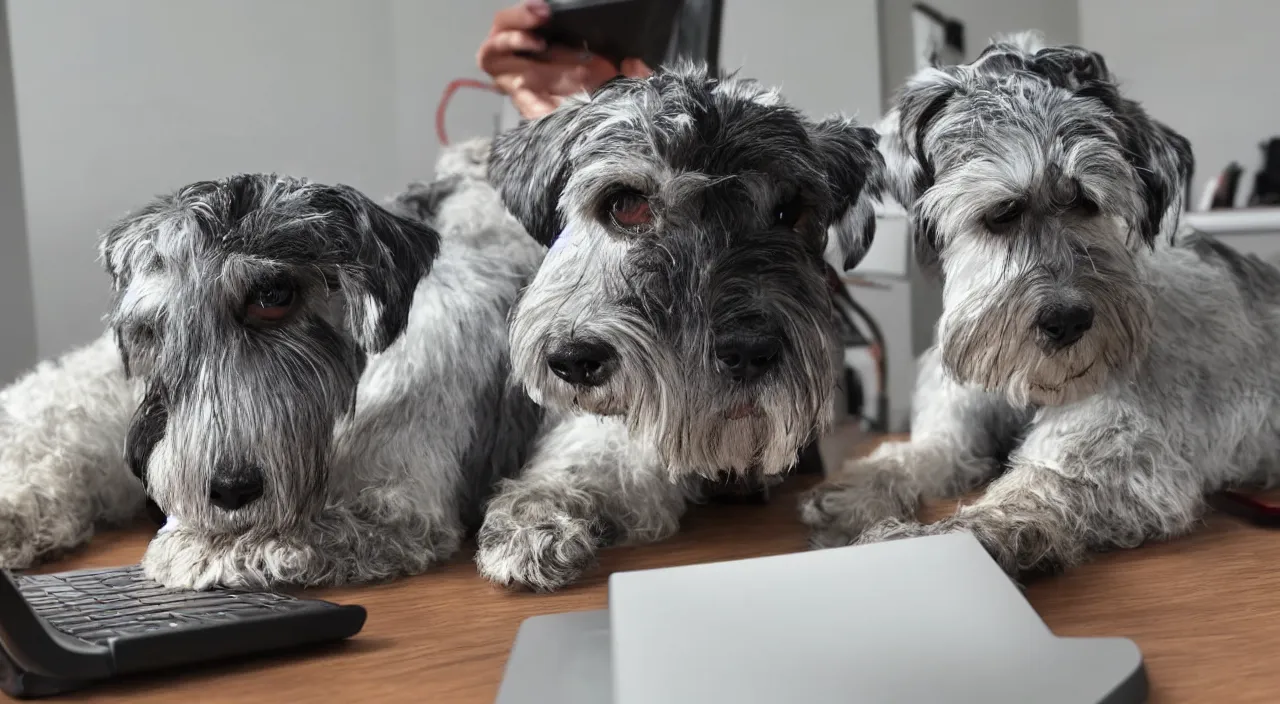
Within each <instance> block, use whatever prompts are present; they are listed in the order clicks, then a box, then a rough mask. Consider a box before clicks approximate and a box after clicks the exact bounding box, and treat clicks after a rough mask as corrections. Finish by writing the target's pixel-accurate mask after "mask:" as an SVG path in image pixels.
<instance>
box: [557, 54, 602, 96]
mask: <svg viewBox="0 0 1280 704" xmlns="http://www.w3.org/2000/svg"><path fill="white" fill-rule="evenodd" d="M544 75H548V74H544ZM617 75H618V69H617V67H615V66H614V65H613V64H612V63H610V62H608V61H607V60H605V59H601V58H599V57H593V58H592V59H591V60H590V61H588V62H587V63H584V64H580V65H578V66H575V67H573V68H572V69H569V70H562V71H559V72H556V73H554V74H550V75H548V77H550V78H553V80H552V81H551V82H550V83H549V84H548V86H547V92H548V93H551V94H552V95H562V96H563V95H573V94H574V93H580V92H582V91H586V92H588V93H590V92H592V91H594V90H595V89H596V88H599V87H600V86H602V85H604V82H605V81H607V80H609V79H610V78H613V77H614V76H617Z"/></svg>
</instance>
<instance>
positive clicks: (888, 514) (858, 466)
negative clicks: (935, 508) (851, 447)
mask: <svg viewBox="0 0 1280 704" xmlns="http://www.w3.org/2000/svg"><path fill="white" fill-rule="evenodd" d="M886 476H887V474H886V473H885V472H882V471H880V469H879V468H878V467H877V466H876V464H875V462H873V461H871V462H868V461H864V462H857V463H854V464H853V465H851V466H850V467H849V468H848V469H846V470H845V471H844V472H843V473H841V474H840V475H837V476H835V477H832V478H830V479H828V480H827V481H825V482H823V483H821V484H819V485H818V486H816V487H814V488H812V489H810V490H809V491H807V492H805V493H804V494H803V495H802V496H801V498H800V520H801V522H803V523H804V524H805V525H807V526H809V529H810V530H811V531H812V532H811V534H810V537H809V544H810V545H811V546H812V547H814V548H832V547H843V546H845V545H851V544H852V543H854V542H855V541H857V540H858V537H859V536H860V535H862V533H863V531H865V530H867V529H868V528H870V527H871V526H873V525H875V524H877V523H879V522H880V521H884V520H886V519H889V518H906V517H908V516H910V515H911V514H912V513H913V512H914V511H915V506H914V504H913V503H912V502H911V501H910V499H909V498H907V497H903V496H901V495H899V493H898V492H896V491H895V487H894V486H893V485H892V483H890V482H887V481H886Z"/></svg>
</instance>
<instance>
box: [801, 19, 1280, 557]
mask: <svg viewBox="0 0 1280 704" xmlns="http://www.w3.org/2000/svg"><path fill="white" fill-rule="evenodd" d="M882 132H883V142H882V149H883V151H884V153H885V160H886V163H887V168H888V179H889V183H890V184H891V187H892V189H893V192H894V194H895V195H896V196H897V197H898V199H899V200H900V201H901V202H902V203H903V204H904V205H905V206H907V207H908V209H909V212H910V214H911V217H912V219H913V221H914V226H915V232H916V236H917V239H916V242H915V248H916V251H917V254H918V255H919V256H920V257H921V260H922V263H923V264H924V265H925V266H927V267H931V268H932V269H933V270H934V271H935V272H936V273H937V274H938V276H940V277H941V280H942V285H943V313H942V316H941V319H940V320H939V322H938V325H937V341H936V345H935V347H934V348H933V349H931V350H930V351H929V352H928V353H926V354H925V355H924V357H923V359H922V360H921V363H920V370H919V377H918V380H917V388H916V397H915V407H914V422H913V426H912V436H911V439H910V441H908V442H901V443H889V444H886V445H883V446H882V447H880V448H879V449H878V450H877V451H876V452H874V453H873V454H871V455H870V456H869V457H867V458H865V459H862V460H858V461H854V462H852V463H850V465H848V466H847V467H846V468H845V469H844V470H843V472H840V473H839V474H838V475H836V476H834V477H833V478H831V479H830V480H829V481H828V482H827V483H826V484H824V485H821V486H819V487H818V488H816V489H815V490H814V491H813V493H812V494H811V495H809V496H808V497H806V499H805V500H804V502H803V503H802V510H801V513H802V515H803V518H804V520H805V521H806V522H807V523H808V524H809V525H810V526H812V528H813V529H814V534H813V541H814V543H815V545H816V546H818V547H823V546H833V545H847V544H850V543H869V542H876V541H881V540H885V539H892V538H901V537H910V536H919V535H929V534H936V533H941V532H946V531H954V530H967V531H971V532H972V533H974V534H975V536H976V537H977V538H978V539H979V540H980V541H981V542H982V543H983V544H984V545H985V546H986V547H987V549H988V550H989V551H990V552H991V554H992V555H993V556H994V557H995V558H996V560H997V561H998V562H999V563H1000V564H1001V565H1002V566H1003V567H1004V568H1005V569H1006V570H1007V571H1008V572H1010V573H1011V574H1015V575H1016V574H1020V573H1024V572H1042V571H1056V570H1058V569H1062V568H1067V567H1070V566H1073V565H1076V564H1078V563H1080V562H1081V561H1082V560H1084V559H1085V558H1086V557H1087V555H1088V554H1089V553H1090V552H1095V551H1102V550H1109V549H1116V548H1128V547H1134V546H1137V545H1139V544H1141V543H1143V542H1144V541H1149V540H1160V539H1165V538H1170V537H1173V536H1177V535H1179V534H1183V533H1186V532H1187V531H1189V530H1191V529H1192V527H1193V526H1194V525H1195V523H1196V521H1197V519H1198V518H1199V516H1200V515H1201V513H1202V511H1203V510H1204V506H1205V497H1206V495H1207V494H1208V493H1210V492H1214V491H1216V490H1219V489H1222V488H1224V487H1231V486H1237V485H1266V484H1272V483H1274V482H1275V481H1276V480H1277V479H1280V356H1277V355H1276V353H1275V351H1276V349H1277V347H1278V346H1280V270H1278V269H1277V268H1275V267H1274V266H1272V265H1270V264H1267V263H1264V262H1262V261H1260V260H1258V259H1257V258H1255V257H1252V256H1246V255H1242V254H1240V253H1238V252H1236V251H1234V250H1232V249H1230V248H1229V247H1227V246H1225V245H1222V244H1221V243H1219V242H1216V241H1214V240H1213V239H1211V238H1209V237H1206V236H1204V235H1201V234H1198V233H1193V232H1187V231H1184V230H1182V229H1180V228H1179V216H1180V212H1181V210H1182V200H1183V197H1184V192H1185V189H1186V186H1187V182H1188V181H1189V179H1190V175H1191V171H1192V158H1191V150H1190V145H1189V144H1188V143H1187V141H1186V140H1185V139H1183V138H1182V137H1181V136H1179V135H1177V134H1176V133H1174V132H1173V131H1172V130H1170V129H1169V128H1168V127H1166V126H1164V125H1162V124H1160V123H1158V122H1156V121H1154V120H1152V119H1151V118H1149V117H1148V116H1147V114H1146V113H1145V112H1144V110H1143V109H1142V108H1141V107H1140V106H1139V105H1138V104H1137V103H1135V102H1133V101H1132V100H1129V99H1126V98H1125V97H1123V96H1122V95H1121V94H1120V92H1119V90H1118V89H1117V86H1116V83H1115V81H1114V79H1113V78H1112V76H1111V74H1110V72H1109V71H1108V69H1107V67H1106V65H1105V63H1104V61H1103V59H1102V57H1101V56H1099V55H1097V54H1095V53H1092V52H1089V51H1087V50H1084V49H1080V48H1077V47H1042V46H1040V45H1039V44H1038V42H1037V40H1036V39H1035V38H1034V37H1031V36H1021V37H1016V38H1014V39H1013V40H1011V41H1007V42H998V43H995V44H993V45H992V46H991V47H990V48H989V49H988V50H987V51H986V53H984V54H983V55H982V57H980V58H979V59H978V60H977V61H976V62H975V63H974V64H972V65H968V66H956V67H949V68H938V69H927V70H924V71H922V72H921V73H919V74H917V75H916V76H915V77H914V78H912V79H911V80H910V82H909V83H908V84H907V85H906V87H905V88H904V89H903V91H902V92H901V94H900V96H899V98H898V99H897V103H896V106H895V108H894V109H893V110H892V111H891V112H890V114H889V115H888V116H887V117H886V118H885V123H884V125H883V128H882ZM988 480H993V481H991V483H990V485H989V486H988V487H987V488H986V490H985V493H984V494H983V496H982V497H981V498H979V499H977V500H976V501H974V502H972V503H969V504H967V505H964V506H962V507H960V508H959V510H958V511H957V512H956V514H955V515H954V516H953V517H950V518H947V519H944V520H942V521H940V522H938V523H935V524H932V525H924V524H921V523H918V522H916V521H915V520H914V519H915V512H916V509H917V507H918V505H919V502H920V501H921V499H922V498H925V497H951V496H958V495H959V494H961V493H963V492H966V491H968V490H971V489H974V488H977V487H978V486H979V485H980V484H981V483H983V482H986V481H988Z"/></svg>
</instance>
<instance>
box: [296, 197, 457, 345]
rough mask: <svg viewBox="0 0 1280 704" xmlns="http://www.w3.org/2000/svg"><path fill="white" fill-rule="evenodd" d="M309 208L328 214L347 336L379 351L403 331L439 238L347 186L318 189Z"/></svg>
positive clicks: (327, 219)
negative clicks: (349, 333) (345, 312)
mask: <svg viewBox="0 0 1280 704" xmlns="http://www.w3.org/2000/svg"><path fill="white" fill-rule="evenodd" d="M312 205H313V206H314V207H315V208H317V209H318V210H320V211H321V212H324V213H326V214H327V215H328V217H327V218H326V222H325V225H326V227H327V228H328V230H327V234H328V235H329V239H330V241H331V242H333V243H334V246H335V247H337V249H338V251H336V252H335V253H334V255H335V256H334V260H335V261H336V263H337V272H338V282H337V283H338V286H339V287H340V288H341V289H342V292H343V295H344V296H345V297H346V299H347V326H348V328H349V329H350V332H351V335H352V336H353V337H354V338H355V339H356V340H357V342H359V343H360V346H361V347H363V348H364V350H365V351H366V352H369V353H376V352H381V351H383V350H385V349H386V348H387V347H388V346H390V345H391V343H392V342H395V340H396V338H398V337H399V336H400V333H402V332H404V328H405V325H407V324H408V322H409V309H410V308H411V307H412V306H413V295H414V291H416V290H417V288H418V283H419V282H420V281H421V280H422V277H424V276H426V275H427V273H428V272H430V271H431V265H432V263H433V262H434V261H435V258H436V255H437V254H439V252H440V235H439V234H438V233H436V231H435V230H434V229H432V228H431V227H430V226H429V225H427V224H426V223H423V222H416V221H414V220H411V219H409V218H406V217H401V216H399V215H395V214H393V213H392V212H390V211H389V210H387V209H386V208H383V207H382V206H380V205H378V204H377V203H374V202H373V201H372V200H370V199H369V198H368V197H366V196H365V195H364V194H362V193H360V192H359V191H357V190H356V189H354V188H351V187H350V186H343V185H337V186H322V187H320V188H319V189H318V190H317V192H316V194H315V196H314V200H313V202H312Z"/></svg>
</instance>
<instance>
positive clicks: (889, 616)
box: [609, 533, 1146, 704]
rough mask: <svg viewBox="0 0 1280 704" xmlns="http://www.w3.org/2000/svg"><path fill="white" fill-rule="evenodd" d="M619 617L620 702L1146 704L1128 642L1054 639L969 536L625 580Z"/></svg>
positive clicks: (614, 597)
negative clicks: (1030, 703)
mask: <svg viewBox="0 0 1280 704" xmlns="http://www.w3.org/2000/svg"><path fill="white" fill-rule="evenodd" d="M609 610H610V628H611V634H612V639H613V683H614V697H613V702H614V704H653V702H663V704H719V703H722V702H723V703H725V704H729V703H733V704H757V703H758V704H765V703H769V704H776V703H778V702H867V703H880V702H904V703H907V702H911V703H916V702H956V703H972V704H1003V703H1006V702H1007V703H1009V704H1014V703H1017V704H1025V702H1031V701H1034V702H1038V703H1042V704H1054V703H1056V702H1061V703H1063V704H1066V703H1068V702H1070V703H1072V704H1078V703H1084V702H1087V703H1090V704H1093V703H1096V702H1140V701H1144V700H1145V696H1146V679H1145V675H1144V673H1143V669H1142V658H1141V654H1140V653H1139V652H1138V649H1137V647H1136V646H1135V645H1134V644H1133V643H1132V642H1131V641H1128V640H1124V639H1059V638H1057V637H1055V636H1054V635H1053V634H1052V633H1051V632H1050V631H1049V629H1048V627H1047V626H1046V625H1045V624H1044V622H1043V621H1042V620H1041V619H1040V618H1039V616H1038V615H1037V614H1036V613H1035V611H1034V610H1033V609H1032V608H1031V605H1030V604H1029V603H1027V601H1026V599H1024V598H1023V596H1022V594H1021V592H1020V591H1019V590H1018V588H1017V587H1016V586H1015V585H1014V584H1013V583H1012V582H1011V581H1010V580H1009V579H1008V577H1006V576H1005V574H1004V573H1003V572H1002V571H1001V570H1000V568H999V567H998V566H997V565H996V564H995V563H994V562H993V561H992V560H991V558H990V557H989V556H988V555H987V553H986V551H985V550H984V549H983V548H982V546H981V545H979V543H978V542H977V541H976V540H975V539H974V538H973V537H972V536H971V535H969V534H967V533H957V534H953V535H943V536H935V537H926V538H916V539H911V540H900V541H894V542H887V543H882V544H877V545H866V546H858V547H850V548H841V549H833V550H823V551H816V552H807V553H799V554H793V555H782V556H777V557H767V558H759V559H752V560H740V561H734V562H721V563H713V564H703V565H694V566H689V567H679V568H670V569H657V570H646V571H638V572H624V573H617V574H614V575H613V576H612V577H611V578H610V583H609ZM1135 696H1136V697H1137V698H1134V697H1135ZM1117 697H1118V698H1117Z"/></svg>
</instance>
